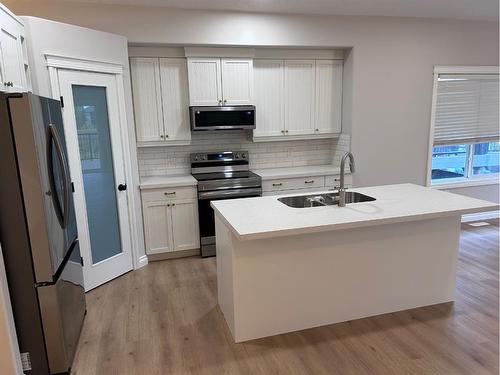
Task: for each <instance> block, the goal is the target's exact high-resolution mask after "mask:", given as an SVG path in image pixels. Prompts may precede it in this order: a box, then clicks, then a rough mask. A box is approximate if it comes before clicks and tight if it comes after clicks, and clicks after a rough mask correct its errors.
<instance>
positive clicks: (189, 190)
mask: <svg viewBox="0 0 500 375" xmlns="http://www.w3.org/2000/svg"><path fill="white" fill-rule="evenodd" d="M188 198H196V186H192V187H191V186H183V187H172V188H161V189H147V190H143V191H142V200H143V201H144V202H152V201H161V200H165V199H188Z"/></svg>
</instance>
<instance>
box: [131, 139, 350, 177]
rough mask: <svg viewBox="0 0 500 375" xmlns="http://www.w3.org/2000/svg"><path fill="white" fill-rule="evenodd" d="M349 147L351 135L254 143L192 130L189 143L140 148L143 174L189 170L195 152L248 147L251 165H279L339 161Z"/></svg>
mask: <svg viewBox="0 0 500 375" xmlns="http://www.w3.org/2000/svg"><path fill="white" fill-rule="evenodd" d="M349 148H350V136H349V135H348V134H342V135H341V136H340V137H339V138H336V139H313V140H303V141H285V142H262V143H254V142H252V141H251V140H250V137H249V135H248V134H247V133H246V132H244V131H230V132H216V133H213V132H207V133H193V134H192V142H191V144H190V145H188V146H166V147H150V148H148V147H143V148H139V149H138V151H137V158H138V162H139V174H140V176H141V177H146V176H162V175H170V174H182V173H190V172H191V167H190V160H189V154H191V153H193V152H207V151H222V150H234V151H239V150H247V151H248V152H249V156H250V167H251V168H254V169H261V168H279V167H299V166H306V165H325V164H339V163H340V158H341V157H342V155H343V154H344V153H345V152H346V151H348V150H349Z"/></svg>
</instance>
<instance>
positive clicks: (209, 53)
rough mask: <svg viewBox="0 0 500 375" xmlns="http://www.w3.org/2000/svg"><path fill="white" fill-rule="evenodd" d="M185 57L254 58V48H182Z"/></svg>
mask: <svg viewBox="0 0 500 375" xmlns="http://www.w3.org/2000/svg"><path fill="white" fill-rule="evenodd" d="M184 54H185V55H186V57H244V58H252V57H254V56H255V49H254V48H239V47H184Z"/></svg>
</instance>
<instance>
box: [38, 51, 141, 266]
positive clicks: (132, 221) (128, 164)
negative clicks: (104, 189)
mask: <svg viewBox="0 0 500 375" xmlns="http://www.w3.org/2000/svg"><path fill="white" fill-rule="evenodd" d="M45 60H46V62H47V68H48V72H49V80H50V87H51V90H52V97H53V98H54V99H56V100H59V99H60V96H61V94H60V86H59V76H58V70H60V69H63V70H75V71H84V72H91V73H107V74H112V75H113V76H114V78H115V82H116V89H117V101H118V112H119V113H118V115H119V121H120V123H121V124H123V125H124V127H123V128H122V131H121V146H122V150H123V161H124V164H125V166H124V170H125V178H126V180H127V184H128V185H129V186H130V188H129V189H127V190H125V191H124V192H122V193H126V198H127V202H128V218H129V223H128V225H129V227H130V231H129V236H130V244H131V251H132V262H133V268H134V269H138V268H141V267H143V266H145V265H146V264H147V263H148V259H147V256H146V255H145V254H141V249H142V248H143V246H144V244H143V239H142V238H141V237H142V236H141V233H142V232H141V231H140V230H139V229H140V228H138V226H140V225H141V220H142V213H141V210H140V208H138V207H139V205H138V203H137V200H138V197H136V194H135V190H136V185H137V181H135V180H134V169H133V163H132V158H131V145H130V134H129V131H130V130H129V127H128V122H127V116H126V100H125V86H124V76H123V75H124V72H125V71H126V70H125V69H124V67H123V65H121V64H116V63H110V62H105V61H95V60H86V59H80V58H74V57H68V56H61V55H55V54H49V53H45ZM125 125H126V126H125Z"/></svg>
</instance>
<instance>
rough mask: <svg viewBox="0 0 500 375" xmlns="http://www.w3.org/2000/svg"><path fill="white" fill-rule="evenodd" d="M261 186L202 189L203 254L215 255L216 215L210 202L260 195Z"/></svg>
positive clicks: (199, 194) (199, 204)
mask: <svg viewBox="0 0 500 375" xmlns="http://www.w3.org/2000/svg"><path fill="white" fill-rule="evenodd" d="M261 195H262V189H261V188H251V189H231V190H222V191H200V192H199V193H198V217H199V221H200V242H201V256H202V257H209V256H214V255H215V217H214V210H213V208H212V207H211V206H210V202H212V201H217V200H223V199H237V198H251V197H260V196H261Z"/></svg>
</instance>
